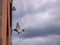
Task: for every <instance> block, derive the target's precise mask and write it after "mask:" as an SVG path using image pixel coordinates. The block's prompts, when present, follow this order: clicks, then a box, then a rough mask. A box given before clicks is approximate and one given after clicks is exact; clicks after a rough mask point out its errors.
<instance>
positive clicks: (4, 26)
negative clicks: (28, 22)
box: [2, 0, 7, 45]
mask: <svg viewBox="0 0 60 45" xmlns="http://www.w3.org/2000/svg"><path fill="white" fill-rule="evenodd" d="M2 45H7V0H3V1H2Z"/></svg>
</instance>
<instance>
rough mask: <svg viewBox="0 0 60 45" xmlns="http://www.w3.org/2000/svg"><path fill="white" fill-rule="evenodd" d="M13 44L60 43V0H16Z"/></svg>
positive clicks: (43, 44)
mask: <svg viewBox="0 0 60 45" xmlns="http://www.w3.org/2000/svg"><path fill="white" fill-rule="evenodd" d="M13 6H15V7H16V11H13V13H12V14H13V18H12V19H13V21H12V26H13V29H14V28H15V26H16V23H17V22H19V24H20V26H21V28H22V29H25V32H23V33H21V34H17V32H12V45H60V0H14V1H13Z"/></svg>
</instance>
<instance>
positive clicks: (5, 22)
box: [2, 0, 12, 45]
mask: <svg viewBox="0 0 60 45" xmlns="http://www.w3.org/2000/svg"><path fill="white" fill-rule="evenodd" d="M11 6H12V1H11V0H3V1H2V45H11V29H12V11H11V8H12V7H11Z"/></svg>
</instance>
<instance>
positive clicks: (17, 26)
mask: <svg viewBox="0 0 60 45" xmlns="http://www.w3.org/2000/svg"><path fill="white" fill-rule="evenodd" d="M13 31H16V32H18V34H19V33H21V32H24V31H25V30H24V29H21V27H20V25H19V23H17V24H16V28H15V29H14V30H13Z"/></svg>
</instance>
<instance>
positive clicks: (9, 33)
mask: <svg viewBox="0 0 60 45" xmlns="http://www.w3.org/2000/svg"><path fill="white" fill-rule="evenodd" d="M11 9H12V1H11V0H8V45H11V30H12V19H11V18H12V10H11Z"/></svg>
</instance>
